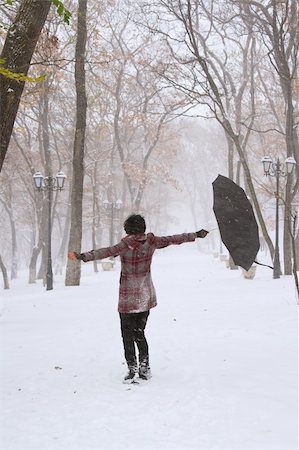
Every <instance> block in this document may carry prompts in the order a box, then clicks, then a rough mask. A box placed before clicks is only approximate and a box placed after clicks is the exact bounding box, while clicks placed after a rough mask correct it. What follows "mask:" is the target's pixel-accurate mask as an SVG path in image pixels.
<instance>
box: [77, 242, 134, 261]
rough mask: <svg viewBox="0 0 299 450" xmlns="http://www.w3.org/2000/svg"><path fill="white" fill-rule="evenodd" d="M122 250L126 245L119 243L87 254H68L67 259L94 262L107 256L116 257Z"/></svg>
mask: <svg viewBox="0 0 299 450" xmlns="http://www.w3.org/2000/svg"><path fill="white" fill-rule="evenodd" d="M124 248H126V245H125V244H124V243H123V242H119V244H116V245H113V246H112V247H105V248H99V249H97V250H90V251H89V252H84V253H76V252H69V253H68V258H69V259H71V260H73V261H74V260H76V259H78V260H81V261H83V262H88V261H94V260H95V259H104V258H108V257H109V256H118V255H119V254H120V252H121V251H122V250H123V249H124Z"/></svg>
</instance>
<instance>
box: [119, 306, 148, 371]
mask: <svg viewBox="0 0 299 450" xmlns="http://www.w3.org/2000/svg"><path fill="white" fill-rule="evenodd" d="M119 316H120V326H121V334H122V338H123V344H124V351H125V358H126V361H127V364H128V367H136V366H137V360H136V352H135V342H136V345H137V348H138V351H139V364H146V365H148V363H149V357H148V344H147V341H146V338H145V336H144V330H145V327H146V322H147V319H148V316H149V311H144V312H141V313H129V314H125V313H119Z"/></svg>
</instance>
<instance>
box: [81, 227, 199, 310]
mask: <svg viewBox="0 0 299 450" xmlns="http://www.w3.org/2000/svg"><path fill="white" fill-rule="evenodd" d="M195 239H196V233H184V234H176V235H174V236H162V237H158V236H155V235H154V234H153V233H148V234H133V235H129V236H126V237H124V238H123V239H122V240H121V241H120V242H119V243H118V244H116V245H114V246H112V247H107V248H100V249H98V250H91V251H90V252H86V253H82V256H83V258H84V261H85V262H87V261H94V260H95V259H103V258H108V257H109V256H120V260H121V274H120V286H119V303H118V311H119V312H121V313H139V312H143V311H148V310H149V309H150V308H153V307H154V306H156V305H157V298H156V292H155V288H154V285H153V281H152V277H151V262H152V257H153V254H154V252H155V250H156V249H159V248H164V247H168V245H178V244H182V243H184V242H192V241H194V240H195Z"/></svg>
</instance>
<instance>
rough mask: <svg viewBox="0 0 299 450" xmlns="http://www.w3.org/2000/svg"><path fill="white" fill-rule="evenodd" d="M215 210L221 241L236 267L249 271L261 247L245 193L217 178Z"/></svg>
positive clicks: (251, 210)
mask: <svg viewBox="0 0 299 450" xmlns="http://www.w3.org/2000/svg"><path fill="white" fill-rule="evenodd" d="M213 190H214V205H213V210H214V213H215V216H216V219H217V222H218V226H219V230H220V235H221V240H222V242H223V243H224V245H225V246H226V248H227V249H228V251H229V253H230V255H231V257H232V259H233V261H234V263H235V264H236V265H237V266H241V267H243V268H244V269H245V270H249V268H250V266H251V265H252V263H253V262H254V261H255V257H256V255H257V252H258V251H259V248H260V241H259V233H258V226H257V223H256V220H255V216H254V212H253V209H252V206H251V204H250V202H249V200H248V198H247V196H246V194H245V192H244V190H243V189H242V188H241V187H240V186H238V185H237V184H236V183H234V182H233V181H232V180H230V179H229V178H226V177H224V176H222V175H218V177H217V178H216V180H215V181H214V182H213Z"/></svg>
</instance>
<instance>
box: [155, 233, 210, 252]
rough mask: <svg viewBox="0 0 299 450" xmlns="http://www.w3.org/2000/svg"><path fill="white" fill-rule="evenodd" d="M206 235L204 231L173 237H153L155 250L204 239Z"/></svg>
mask: <svg viewBox="0 0 299 450" xmlns="http://www.w3.org/2000/svg"><path fill="white" fill-rule="evenodd" d="M207 234H208V231H206V230H200V231H196V232H195V233H182V234H174V235H173V236H161V237H159V236H155V246H156V248H165V247H168V246H169V245H179V244H183V243H184V242H193V241H195V239H196V238H204V237H206V235H207Z"/></svg>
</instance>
